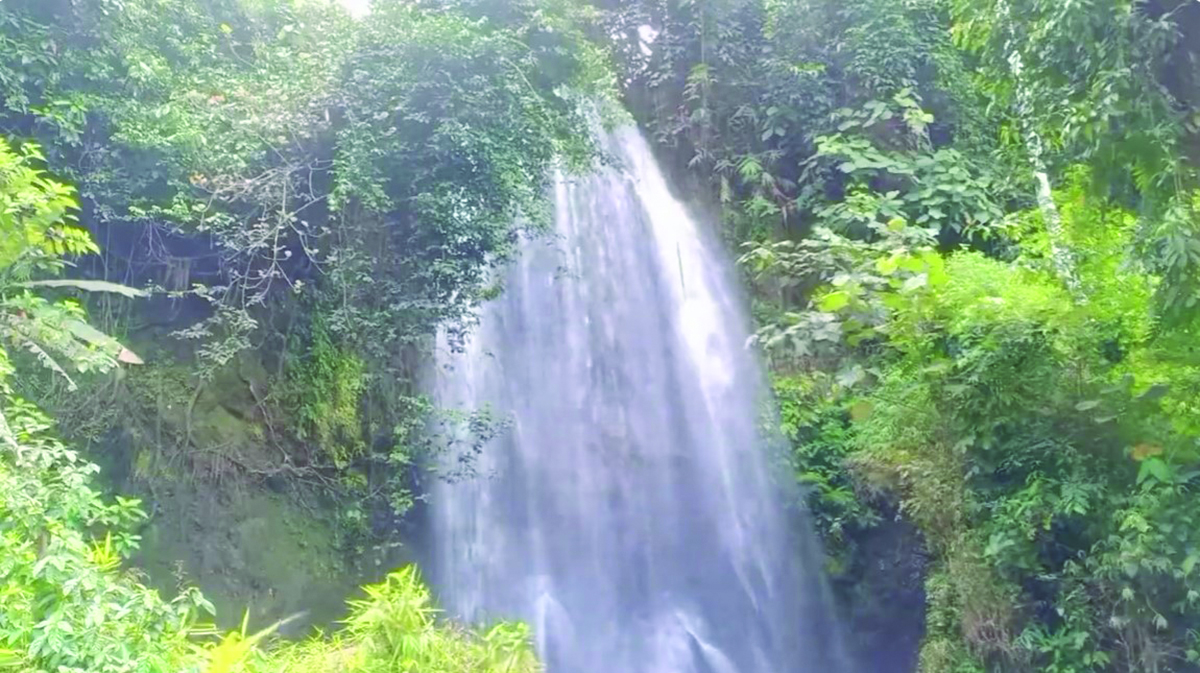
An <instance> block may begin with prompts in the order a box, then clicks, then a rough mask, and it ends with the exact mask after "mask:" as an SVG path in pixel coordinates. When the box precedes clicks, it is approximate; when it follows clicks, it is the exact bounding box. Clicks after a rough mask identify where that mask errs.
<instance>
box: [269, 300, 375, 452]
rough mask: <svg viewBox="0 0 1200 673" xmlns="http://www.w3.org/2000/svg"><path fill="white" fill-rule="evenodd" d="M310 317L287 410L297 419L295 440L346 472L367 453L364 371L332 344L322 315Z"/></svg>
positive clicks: (343, 349)
mask: <svg viewBox="0 0 1200 673" xmlns="http://www.w3.org/2000/svg"><path fill="white" fill-rule="evenodd" d="M312 315H313V318H312V326H311V342H310V343H309V345H308V349H307V352H306V353H304V354H303V356H302V357H300V358H299V361H298V363H297V364H296V365H295V366H293V367H292V368H291V370H290V371H289V376H288V381H287V391H288V392H287V397H288V398H289V404H288V408H289V409H291V410H292V413H293V414H294V415H295V417H296V420H297V426H296V432H297V434H298V436H299V437H300V438H301V439H302V440H305V441H309V442H312V443H314V444H316V445H317V446H318V447H320V449H321V450H322V451H323V452H324V453H325V454H326V456H328V458H329V459H330V461H332V462H333V463H334V464H335V465H337V466H338V467H345V466H346V465H348V464H349V463H350V462H351V461H353V460H354V459H355V458H358V457H359V456H361V455H362V454H363V452H364V450H365V449H366V444H365V443H364V442H363V439H362V434H363V431H362V416H361V413H360V408H361V399H362V396H363V392H364V391H365V389H366V366H365V364H364V362H363V360H362V358H361V357H359V356H358V355H357V354H356V353H355V352H354V351H352V350H350V349H349V348H347V347H345V346H343V345H341V344H338V343H336V342H335V341H334V337H333V336H332V335H331V334H330V333H329V330H328V328H327V327H326V325H325V320H324V318H323V317H322V316H323V313H322V311H320V310H319V309H318V310H316V311H314V312H313V314H312Z"/></svg>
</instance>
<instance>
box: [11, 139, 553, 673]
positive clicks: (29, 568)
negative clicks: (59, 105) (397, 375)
mask: <svg viewBox="0 0 1200 673" xmlns="http://www.w3.org/2000/svg"><path fill="white" fill-rule="evenodd" d="M29 156H33V155H32V154H30V155H29ZM24 161H25V160H24V159H23V158H17V157H15V155H12V153H11V152H10V151H9V150H8V147H7V145H3V144H0V166H4V169H5V170H4V172H3V173H0V175H2V176H3V178H4V180H3V181H2V182H0V204H5V205H6V206H8V208H7V209H6V211H5V217H4V219H0V223H2V224H3V225H4V226H5V230H4V232H3V233H4V234H5V237H4V238H3V239H2V240H3V241H4V242H5V244H7V247H5V248H4V250H5V254H6V256H5V257H4V258H3V259H0V299H2V300H3V304H2V305H0V306H2V310H3V311H6V312H8V311H11V312H13V315H9V314H8V313H3V314H0V315H2V316H3V317H4V322H3V323H0V329H2V330H3V331H0V336H3V337H4V338H5V340H6V341H15V342H17V343H20V344H21V345H23V346H26V347H29V348H37V349H39V350H37V351H36V352H37V353H39V354H41V355H43V356H46V351H45V350H41V349H42V344H50V346H48V347H51V346H52V347H53V348H54V351H55V352H58V353H60V354H61V357H62V358H64V361H65V366H71V367H74V368H77V369H81V370H85V369H87V368H89V367H101V368H105V367H111V366H112V365H114V364H115V363H116V359H117V358H118V357H120V359H122V360H125V361H129V359H130V357H129V355H128V354H127V352H122V353H120V354H115V353H114V354H112V355H111V356H109V357H106V358H97V357H96V354H95V353H92V352H83V351H81V350H80V348H82V346H79V345H78V344H76V346H75V347H74V348H70V347H67V345H66V342H68V341H70V340H71V339H77V340H78V341H80V342H82V343H83V344H86V345H91V346H95V347H108V346H111V345H112V344H115V342H114V341H112V340H111V339H110V338H109V337H107V336H106V335H104V334H103V333H101V332H99V331H98V330H96V329H95V328H92V327H90V326H88V325H87V323H86V322H84V314H83V310H82V308H81V307H80V306H78V305H77V304H67V303H58V304H52V303H50V302H47V301H45V300H43V299H41V298H40V297H37V296H36V295H34V294H33V293H32V292H31V288H54V287H63V286H69V287H75V288H78V289H81V290H85V291H87V290H100V291H115V292H119V293H122V294H127V295H131V296H136V295H137V293H136V291H132V290H130V289H129V288H125V287H123V286H118V285H115V284H111V283H103V282H95V281H71V282H66V281H63V282H58V281H54V280H38V281H29V277H30V275H32V274H34V273H37V272H42V273H45V272H52V271H57V270H60V269H61V268H63V266H64V264H65V261H66V260H65V259H63V255H64V254H67V253H73V254H80V253H83V252H92V251H95V249H96V248H95V246H94V245H93V244H92V243H91V239H90V238H89V237H88V236H87V234H86V233H85V232H81V231H78V230H69V233H68V234H66V235H64V236H63V237H62V238H58V235H59V234H58V232H63V231H68V230H67V228H66V225H65V224H64V222H63V220H64V218H65V214H66V207H67V205H69V203H70V198H69V195H70V190H69V189H67V188H66V187H63V186H61V185H58V184H57V183H54V182H52V181H49V180H47V179H45V178H44V177H43V176H41V175H40V174H38V173H36V172H35V171H33V170H32V169H29V168H28V166H26V165H25V163H24ZM63 239H66V240H71V241H75V242H76V243H75V244H63V243H62V242H61V241H62V240H63ZM14 278H15V279H16V280H15V281H14ZM14 293H15V294H14ZM30 325H36V326H37V327H38V329H39V330H40V331H38V332H36V333H34V332H31V331H30V330H31V328H30V327H29V326H30ZM322 329H323V328H322V327H321V326H320V324H319V323H318V324H317V325H316V326H315V327H314V348H313V349H314V360H315V361H316V362H317V363H318V365H321V366H323V365H326V364H329V359H330V358H336V357H337V356H338V355H339V354H340V352H339V351H338V350H337V349H336V348H334V347H333V346H332V344H331V343H330V341H329V339H328V336H327V335H326V334H325V333H324V332H323V331H322ZM56 330H57V331H58V332H59V333H58V334H56V333H55V332H56ZM47 358H48V356H46V357H45V358H43V361H42V364H44V365H47V366H50V367H51V368H53V369H55V370H56V371H57V372H61V373H65V370H64V369H63V365H59V364H58V361H57V360H49V359H47ZM23 364H25V365H28V364H30V363H22V362H16V363H14V362H13V361H12V360H10V357H9V353H8V351H7V350H6V349H5V348H4V347H3V345H0V667H3V668H5V669H12V670H20V671H31V672H41V671H45V672H47V673H49V672H51V671H53V672H55V673H176V672H178V671H200V670H206V671H209V672H210V673H230V672H231V671H234V670H242V671H248V670H261V671H271V672H272V673H274V672H276V671H286V670H294V671H326V670H346V671H364V672H368V671H379V672H381V673H382V672H383V671H395V670H423V671H425V670H427V671H444V672H446V673H457V672H458V671H464V670H471V671H480V672H485V671H486V672H492V671H494V672H496V673H523V672H526V671H536V670H538V663H537V660H536V658H535V656H534V654H533V652H532V648H531V646H530V642H529V641H530V638H529V633H528V630H527V629H526V628H525V627H523V626H521V625H516V624H499V625H496V626H494V627H492V628H491V629H490V630H488V631H487V632H486V633H483V634H476V633H474V632H472V631H468V630H464V629H461V628H459V627H455V626H448V625H444V624H441V623H438V622H435V620H434V610H433V608H432V606H431V599H430V593H429V590H428V589H427V588H425V586H424V585H423V584H422V583H421V581H420V579H419V577H418V575H417V574H416V571H415V569H414V568H409V569H406V570H402V571H400V572H397V573H395V574H393V575H391V576H390V577H389V578H388V580H387V581H386V582H385V583H384V584H382V585H379V586H377V587H367V589H366V593H367V598H365V599H363V600H361V601H357V602H355V603H354V604H352V606H351V607H352V614H351V617H350V619H349V621H348V628H347V629H346V631H345V632H344V634H343V635H341V636H339V637H337V638H334V639H330V640H325V639H316V640H313V641H311V642H307V643H303V644H297V645H283V646H279V647H278V648H273V649H268V650H264V651H256V650H254V646H256V645H258V644H259V643H260V641H263V639H265V638H266V636H267V635H269V633H270V631H269V630H268V631H264V632H262V633H259V634H256V635H254V636H249V637H247V636H246V634H245V633H244V629H243V633H240V634H231V635H230V636H227V637H226V638H225V639H224V640H223V641H221V642H220V643H215V644H214V643H209V642H205V641H202V640H199V638H200V636H202V635H203V634H204V631H203V630H201V629H199V628H197V619H198V617H199V615H200V614H201V613H203V612H212V610H213V607H212V605H211V604H210V603H209V602H208V601H207V600H205V599H204V598H203V597H202V596H201V595H200V593H199V592H197V591H196V590H194V589H190V588H186V587H182V588H181V589H180V591H179V592H178V595H177V596H176V597H175V598H173V599H170V600H165V599H163V598H162V597H160V595H159V594H158V593H157V592H156V591H154V590H152V589H149V588H147V587H146V586H144V585H143V584H141V583H140V581H139V579H138V578H137V577H136V575H135V574H134V573H133V572H131V571H129V570H127V569H125V568H124V567H123V565H124V562H125V560H126V559H127V558H128V556H129V554H130V553H131V552H132V551H133V550H135V549H136V548H137V544H138V541H139V536H138V535H136V534H135V533H134V532H133V528H134V526H135V525H136V524H139V523H140V522H141V521H142V520H144V519H145V515H144V514H143V513H142V511H141V510H140V509H139V506H138V502H137V501H136V500H133V499H128V498H122V497H119V496H118V497H117V498H116V501H115V503H109V502H107V501H106V500H105V499H104V498H102V497H101V496H100V494H99V493H98V491H97V490H96V489H95V488H94V487H93V486H92V483H91V480H92V478H93V476H94V475H95V473H96V472H98V470H99V468H98V467H96V466H95V465H93V464H91V463H89V462H87V461H86V460H84V459H83V458H81V456H80V455H79V454H78V453H77V452H75V451H73V450H70V449H68V448H67V447H66V446H65V445H64V444H63V443H62V442H60V441H58V440H57V439H55V438H54V437H53V436H52V434H51V433H50V430H51V427H52V423H51V421H50V420H49V419H48V418H47V417H46V416H45V415H43V414H42V413H41V412H40V411H38V410H37V409H36V408H35V407H34V406H33V405H31V404H29V403H28V402H26V401H24V400H22V399H20V398H19V397H18V396H16V395H15V394H14V392H13V388H12V380H13V378H14V377H15V376H25V375H28V373H29V372H28V369H27V368H24V367H22V365H23ZM35 366H36V365H35ZM321 366H319V367H317V368H315V369H313V370H312V372H313V374H312V376H314V377H316V380H315V383H317V384H321V385H326V386H327V388H328V390H326V392H329V391H330V390H331V391H332V392H334V393H338V394H341V393H347V395H346V398H347V399H351V403H356V402H357V398H358V395H357V392H356V391H357V389H354V390H351V391H349V392H347V391H346V390H344V389H343V387H344V386H346V385H350V384H347V383H346V380H347V379H353V380H360V379H361V375H362V371H361V365H359V366H358V367H357V368H356V369H355V370H354V371H353V372H351V374H354V376H351V375H350V374H347V373H346V372H345V371H344V367H341V366H337V367H334V368H333V369H332V370H330V369H327V368H321ZM323 377H324V378H323ZM350 393H354V394H352V395H351V394H350ZM334 402H335V404H334V405H333V406H332V407H330V409H332V411H333V413H334V414H335V419H334V420H336V421H338V422H339V423H343V424H344V420H345V419H344V418H341V417H337V416H336V414H338V413H343V412H344V411H345V410H344V408H342V406H344V404H343V402H344V400H343V399H342V398H338V399H335V400H334ZM313 422H314V423H315V422H317V419H313ZM320 422H322V423H326V422H332V421H329V419H320ZM316 428H317V431H318V432H319V431H321V430H322V429H326V430H328V432H330V433H333V432H337V431H340V430H341V429H342V428H341V426H339V425H324V426H320V425H318V426H316Z"/></svg>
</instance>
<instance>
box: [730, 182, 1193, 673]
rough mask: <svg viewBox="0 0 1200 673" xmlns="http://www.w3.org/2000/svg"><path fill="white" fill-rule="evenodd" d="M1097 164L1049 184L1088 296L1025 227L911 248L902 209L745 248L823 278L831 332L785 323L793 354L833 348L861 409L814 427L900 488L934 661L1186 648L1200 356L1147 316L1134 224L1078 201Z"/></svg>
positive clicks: (1118, 658)
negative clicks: (842, 420) (795, 242)
mask: <svg viewBox="0 0 1200 673" xmlns="http://www.w3.org/2000/svg"><path fill="white" fill-rule="evenodd" d="M1089 177H1090V176H1089V175H1088V174H1087V173H1086V172H1076V173H1075V178H1074V181H1073V183H1072V187H1071V188H1070V189H1068V190H1065V191H1063V192H1061V193H1060V194H1059V198H1058V206H1059V210H1060V212H1061V214H1062V218H1063V226H1064V232H1065V236H1066V238H1067V240H1069V241H1070V243H1071V245H1072V246H1073V248H1074V249H1075V250H1076V251H1078V253H1079V255H1078V257H1079V260H1080V263H1079V269H1078V271H1079V275H1080V279H1081V282H1082V289H1083V296H1084V297H1085V298H1086V300H1085V301H1078V300H1077V299H1076V298H1075V297H1074V296H1073V295H1072V294H1071V293H1070V292H1069V291H1068V290H1067V288H1066V287H1065V286H1064V285H1063V284H1062V283H1061V282H1060V281H1059V279H1058V277H1057V276H1056V274H1055V272H1054V268H1053V265H1052V264H1051V263H1050V262H1049V260H1048V256H1049V246H1048V243H1047V241H1046V237H1045V233H1044V231H1043V230H1041V229H1040V228H1038V229H1037V230H1035V231H1033V232H1032V233H1031V234H1027V235H1025V236H1024V237H1022V235H1021V234H1020V233H1019V232H1012V236H1013V237H1014V238H1013V240H1015V241H1016V242H1017V244H1018V245H1019V250H1020V255H1019V256H1018V257H1017V258H1016V259H1015V261H1013V262H1004V261H999V260H996V259H991V258H988V257H985V256H983V255H981V254H979V253H976V252H956V253H953V254H949V255H944V256H943V255H940V254H939V253H937V252H936V250H935V249H934V248H933V247H932V246H931V245H930V243H931V242H932V241H931V239H929V238H926V239H925V243H924V244H923V245H921V244H919V243H917V245H915V246H914V245H913V242H912V241H909V242H907V243H906V242H905V241H904V240H903V238H902V236H903V235H904V234H903V232H904V231H906V230H907V229H908V228H907V227H904V226H903V223H902V222H901V221H899V220H897V221H896V222H895V225H894V226H893V227H877V230H876V238H875V240H874V241H873V242H859V241H854V240H851V239H846V238H842V237H837V236H835V235H832V234H829V233H826V234H825V235H824V236H823V237H820V238H817V239H813V240H810V241H806V242H805V243H804V244H803V245H802V246H800V247H796V246H792V247H789V248H786V249H785V251H784V253H783V254H779V253H778V252H776V254H775V256H774V257H772V256H771V252H772V251H771V250H768V251H767V252H763V250H762V248H761V247H760V248H756V249H755V250H753V251H752V253H751V254H750V255H748V256H747V259H746V261H747V263H757V264H759V265H760V267H761V268H762V269H763V270H764V271H765V272H768V273H769V272H771V270H772V269H774V271H775V272H782V271H781V270H783V269H786V271H787V272H788V273H793V274H799V275H808V276H810V277H815V278H816V279H819V280H818V282H820V283H826V284H825V285H823V287H818V288H817V289H816V290H815V291H814V292H813V297H814V300H813V304H814V305H813V309H812V310H813V311H814V312H816V313H815V315H820V316H826V317H825V318H824V319H823V322H822V324H823V325H825V326H826V329H827V332H826V333H824V336H822V333H814V332H812V331H809V332H804V331H803V330H802V329H800V327H799V326H798V325H800V324H803V323H798V324H797V325H792V326H788V327H786V328H784V332H783V333H785V334H790V335H791V336H792V338H793V341H794V343H798V344H800V345H801V350H800V351H799V352H797V353H794V354H793V356H794V357H795V360H793V362H796V363H797V364H795V365H793V366H795V367H803V364H804V363H806V362H807V363H808V364H809V365H810V366H811V364H813V362H814V360H813V357H814V355H816V354H819V353H825V354H826V357H827V358H831V361H832V362H834V363H836V365H835V366H837V367H838V368H839V369H840V371H841V374H840V375H839V376H838V378H837V383H838V384H839V385H835V386H827V387H826V394H825V397H826V399H828V400H829V402H827V403H826V404H829V403H833V404H837V403H838V402H839V400H840V401H841V404H844V405H846V408H848V409H851V410H852V411H853V414H852V417H853V422H852V423H851V424H850V425H849V426H848V427H847V426H845V425H836V424H835V425H833V426H832V427H830V428H828V429H825V430H823V431H822V432H821V433H820V435H819V436H818V437H817V438H815V439H812V440H809V441H810V442H811V443H812V444H815V445H816V446H819V447H827V446H830V445H833V446H839V447H844V446H846V445H851V446H852V449H850V450H848V451H847V450H846V449H840V451H842V452H844V455H845V457H844V458H843V459H842V460H843V462H844V463H846V464H848V465H849V466H850V471H851V473H852V474H854V475H855V478H856V479H858V480H859V481H860V482H862V483H863V486H861V487H860V488H869V489H874V490H882V491H886V492H892V493H896V494H899V496H900V499H901V511H902V512H903V513H904V514H905V515H906V516H907V517H908V518H910V519H911V520H912V521H913V522H914V523H916V524H917V526H918V527H919V528H920V529H921V531H922V533H923V534H924V536H925V538H926V541H927V543H928V544H929V546H930V548H931V550H932V551H933V552H934V553H935V555H936V556H935V558H936V559H937V560H938V568H939V570H938V571H937V573H935V574H934V575H932V576H931V577H930V579H929V580H928V581H929V583H930V584H929V586H928V600H929V613H928V615H927V618H928V620H929V623H928V627H929V637H928V639H927V641H926V644H925V647H924V649H923V651H922V670H930V671H956V670H977V667H978V666H979V665H981V664H980V663H979V662H983V663H984V664H986V665H987V667H988V668H991V667H1004V668H1012V667H1016V668H1022V669H1024V668H1033V669H1036V670H1056V671H1078V670H1100V669H1106V668H1109V667H1111V666H1116V667H1118V668H1120V669H1122V670H1168V669H1170V668H1173V667H1174V666H1175V665H1176V663H1173V662H1180V661H1183V660H1186V659H1188V658H1189V657H1190V656H1192V655H1190V654H1188V651H1189V650H1190V649H1191V648H1192V647H1193V645H1192V636H1191V635H1190V634H1192V633H1194V632H1195V630H1196V628H1197V626H1200V623H1198V622H1197V615H1200V612H1197V610H1196V605H1195V601H1196V597H1197V596H1200V594H1198V593H1196V591H1195V590H1194V588H1193V586H1192V583H1193V580H1192V572H1193V570H1194V565H1195V561H1189V558H1191V557H1190V556H1189V555H1190V554H1191V553H1192V550H1194V549H1195V548H1196V547H1195V545H1196V544H1197V543H1198V542H1200V539H1196V535H1195V534H1194V531H1195V530H1196V528H1195V526H1194V525H1193V523H1192V522H1193V521H1194V519H1195V517H1196V516H1200V511H1197V510H1196V509H1195V507H1194V504H1193V503H1192V502H1190V501H1189V499H1188V497H1187V496H1185V495H1184V494H1185V493H1188V492H1190V490H1191V488H1192V486H1191V481H1192V479H1193V478H1194V476H1195V475H1196V474H1200V472H1196V471H1195V470H1194V468H1195V466H1196V465H1197V460H1198V459H1200V455H1198V453H1197V450H1196V446H1197V440H1198V438H1200V435H1197V434H1196V432H1195V428H1194V425H1193V424H1192V423H1191V421H1190V420H1188V419H1189V418H1190V417H1191V415H1192V411H1191V410H1190V403H1184V402H1182V400H1183V399H1185V398H1186V399H1189V400H1190V399H1191V395H1190V393H1184V392H1182V391H1185V390H1192V389H1194V386H1195V385H1196V383H1197V376H1200V362H1196V361H1195V359H1194V358H1193V357H1191V356H1190V355H1184V354H1183V353H1182V352H1179V351H1177V350H1174V349H1173V345H1174V344H1175V343H1176V339H1178V338H1180V337H1181V336H1182V335H1183V334H1185V333H1186V332H1183V333H1180V332H1174V331H1172V330H1169V329H1166V328H1164V326H1163V325H1161V324H1159V323H1157V322H1156V321H1154V320H1153V318H1152V315H1153V313H1152V309H1153V301H1152V297H1153V293H1154V288H1155V285H1156V284H1157V283H1158V282H1159V280H1158V279H1156V278H1154V277H1153V276H1151V275H1149V274H1148V273H1147V272H1146V271H1145V270H1144V269H1141V268H1138V267H1137V265H1136V261H1134V260H1131V259H1130V258H1129V257H1128V255H1129V250H1130V242H1131V239H1132V238H1133V236H1134V235H1135V229H1136V225H1135V218H1133V217H1132V216H1130V215H1129V214H1128V213H1126V212H1124V211H1122V210H1121V209H1119V208H1114V207H1112V206H1109V205H1106V204H1103V203H1102V202H1097V200H1095V199H1094V198H1093V197H1089V196H1087V189H1086V185H1087V184H1088V179H1089ZM1026 221H1031V222H1032V221H1036V219H1035V220H1026ZM775 247H776V248H778V244H777V245H776V246H775ZM764 262H765V265H764ZM778 265H783V266H778ZM806 315H807V319H808V321H809V323H812V322H813V321H815V318H813V317H812V316H813V315H814V313H809V314H806ZM776 329H779V328H776ZM764 334H765V335H766V336H767V342H766V343H767V345H768V346H776V347H782V348H786V344H787V343H788V342H786V341H785V342H776V343H775V344H772V343H771V342H770V338H778V336H775V337H771V336H770V335H771V334H772V332H771V331H769V330H768V331H767V332H765V333H764ZM820 347H823V348H824V350H823V351H819V350H818V348H820ZM1160 358H1164V359H1160ZM809 376H810V377H811V376H812V375H809ZM1177 394H1179V395H1181V397H1180V398H1179V400H1180V402H1179V403H1182V404H1184V405H1185V406H1178V404H1179V403H1174V402H1172V400H1174V399H1176V397H1175V396H1176V395H1177ZM1185 407H1186V408H1185ZM826 450H827V451H828V449H826ZM808 451H809V448H808V447H805V448H803V449H801V450H800V453H799V454H798V456H799V457H801V458H802V459H803V460H804V461H805V463H807V464H816V465H818V466H819V465H821V460H823V458H821V459H817V460H815V461H814V460H813V458H811V457H809V456H806V452H808ZM835 455H836V454H835ZM802 464H804V463H802ZM835 477H841V478H844V477H845V475H844V474H843V475H835ZM826 479H828V477H826ZM819 521H821V522H822V523H823V524H825V525H828V522H825V521H824V520H823V519H819ZM972 662H975V663H972ZM972 667H976V668H972Z"/></svg>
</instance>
